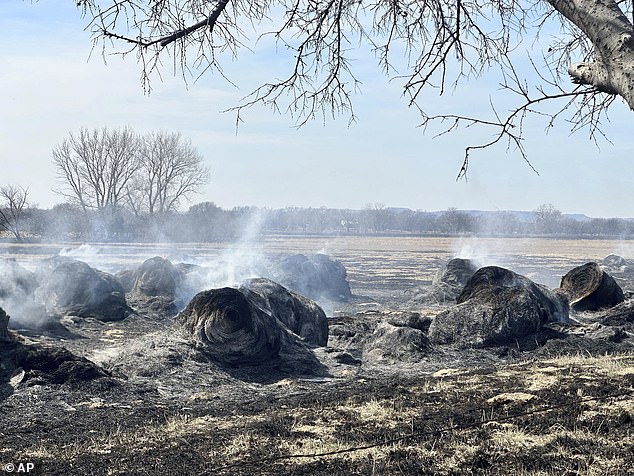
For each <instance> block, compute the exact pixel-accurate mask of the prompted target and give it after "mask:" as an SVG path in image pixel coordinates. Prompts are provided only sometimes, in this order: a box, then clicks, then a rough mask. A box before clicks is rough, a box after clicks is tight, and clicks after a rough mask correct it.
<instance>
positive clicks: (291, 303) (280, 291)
mask: <svg viewBox="0 0 634 476" xmlns="http://www.w3.org/2000/svg"><path fill="white" fill-rule="evenodd" d="M240 290H241V291H243V292H245V291H247V292H248V291H250V292H252V293H255V294H256V295H257V296H258V297H259V298H260V299H261V303H262V307H263V308H264V310H265V311H267V312H270V313H271V314H272V315H273V316H275V317H276V318H277V319H279V320H280V321H281V322H282V323H283V324H284V325H285V326H286V327H288V329H289V330H290V331H291V332H294V333H295V334H297V335H298V336H300V337H301V338H302V339H304V341H306V342H308V343H309V344H313V345H317V346H325V345H326V344H327V343H328V318H327V317H326V313H325V312H324V311H323V310H322V308H321V307H319V306H318V305H317V303H316V302H315V301H313V300H311V299H308V298H306V297H304V296H301V295H299V294H296V293H294V292H292V291H289V290H288V289H286V288H285V287H284V286H282V285H281V284H278V283H276V282H274V281H271V280H270V279H266V278H254V279H249V280H247V281H245V282H244V283H243V284H242V285H241V286H240Z"/></svg>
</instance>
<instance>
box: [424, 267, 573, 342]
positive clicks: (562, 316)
mask: <svg viewBox="0 0 634 476" xmlns="http://www.w3.org/2000/svg"><path fill="white" fill-rule="evenodd" d="M456 302H457V304H456V305H455V306H452V307H451V308H449V309H447V310H446V311H443V312H441V313H440V314H438V315H437V316H436V317H435V318H434V320H433V321H432V323H431V325H430V328H429V334H428V336H429V339H430V341H431V342H432V343H435V344H450V343H456V344H459V345H461V346H475V347H482V346H488V345H505V344H512V343H513V342H515V341H516V340H517V339H521V338H523V337H526V336H528V335H531V334H534V333H536V332H538V331H539V330H540V329H541V328H542V326H543V325H544V324H546V323H548V322H568V320H569V319H568V303H567V301H566V299H565V297H563V296H561V295H559V294H557V293H555V292H553V291H551V290H550V289H548V288H546V287H545V286H542V285H539V284H536V283H534V282H533V281H531V280H530V279H528V278H527V277H525V276H522V275H519V274H517V273H514V272H513V271H510V270H508V269H504V268H500V267H497V266H487V267H484V268H481V269H479V270H478V271H477V272H476V273H475V274H474V275H473V276H472V277H471V279H470V280H469V281H468V283H467V285H466V286H465V288H464V290H463V291H462V293H461V294H460V295H459V296H458V298H457V300H456Z"/></svg>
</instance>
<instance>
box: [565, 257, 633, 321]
mask: <svg viewBox="0 0 634 476" xmlns="http://www.w3.org/2000/svg"><path fill="white" fill-rule="evenodd" d="M560 289H561V291H562V292H563V293H565V294H566V296H568V299H569V301H570V304H571V307H572V309H574V310H575V311H579V312H581V311H597V310H599V309H605V308H608V307H612V306H615V305H616V304H619V303H621V302H623V301H624V300H625V297H624V295H623V290H622V289H621V287H620V286H619V285H618V284H617V282H616V281H615V280H614V278H613V277H612V276H610V275H609V274H608V273H606V272H605V271H604V270H603V269H602V268H601V266H599V265H598V264H597V263H594V262H590V263H586V264H584V265H582V266H577V267H576V268H574V269H572V270H570V271H569V272H568V273H567V274H566V275H565V276H564V277H563V278H562V279H561V285H560Z"/></svg>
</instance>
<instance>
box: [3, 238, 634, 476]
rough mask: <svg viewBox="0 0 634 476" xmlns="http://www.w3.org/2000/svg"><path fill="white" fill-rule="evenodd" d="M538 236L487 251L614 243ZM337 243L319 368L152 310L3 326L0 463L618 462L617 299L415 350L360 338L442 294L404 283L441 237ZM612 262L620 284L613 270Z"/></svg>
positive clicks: (73, 467) (418, 467)
mask: <svg viewBox="0 0 634 476" xmlns="http://www.w3.org/2000/svg"><path fill="white" fill-rule="evenodd" d="M537 244H538V245H539V246H542V249H541V250H539V249H536V246H533V248H532V250H533V251H532V254H528V253H525V252H524V251H523V248H522V249H519V250H518V251H516V252H511V253H508V254H506V255H504V256H503V258H504V260H505V262H504V263H501V264H504V265H506V266H508V267H509V268H511V269H514V270H515V271H517V272H519V273H522V274H524V275H527V276H531V277H536V276H537V277H539V276H544V277H547V276H554V277H556V276H559V277H561V276H563V275H564V274H565V273H566V272H567V271H569V270H570V269H571V268H572V267H574V266H578V265H580V264H582V263H584V262H586V261H589V260H600V258H602V257H605V256H606V255H607V254H609V253H610V252H612V251H613V248H611V246H613V244H610V243H603V244H602V246H600V245H599V244H598V243H589V244H587V246H586V247H583V246H581V244H580V243H578V242H574V249H573V247H572V246H571V244H570V243H552V242H551V243H537ZM353 245H354V246H349V247H348V248H347V251H345V250H343V249H339V248H337V246H333V248H332V250H330V252H331V254H332V255H334V256H336V257H337V258H339V259H340V260H341V261H342V262H343V263H345V265H346V268H347V270H348V277H349V280H350V284H351V288H352V292H353V297H352V298H351V299H349V300H348V302H346V303H341V302H335V301H327V302H325V308H326V309H327V311H328V312H327V313H328V316H329V324H330V340H329V344H328V346H327V347H319V348H315V349H313V351H314V354H315V356H316V357H317V359H318V360H319V362H320V363H321V364H322V365H323V367H324V372H321V373H318V372H312V373H309V374H302V373H301V372H299V373H298V372H292V371H289V369H288V368H283V367H280V366H279V365H276V364H274V363H273V364H270V365H258V366H234V367H231V366H226V365H220V364H218V363H217V362H214V361H213V360H212V359H209V358H208V357H206V356H205V355H204V354H202V353H200V352H199V351H198V350H197V349H196V347H195V346H194V345H192V342H191V341H190V340H189V339H188V338H187V335H186V334H185V333H183V332H181V330H175V329H174V327H173V324H172V320H171V319H169V318H166V319H157V318H156V315H154V314H152V315H147V316H145V315H142V314H134V315H130V316H128V317H127V318H126V319H124V320H121V321H116V322H102V321H100V320H97V319H92V318H82V319H79V318H70V317H67V318H64V319H62V320H61V321H60V323H59V325H58V326H54V327H52V328H51V329H49V330H48V331H46V332H42V333H39V334H37V335H36V334H30V335H21V336H15V335H14V340H13V341H12V344H11V345H16V346H20V347H21V349H22V351H23V352H27V353H28V352H33V356H32V358H31V360H30V361H31V362H32V368H23V369H22V371H23V372H24V373H23V374H16V375H15V376H14V380H13V383H11V382H9V383H6V384H4V385H3V387H2V389H3V391H4V392H3V393H2V392H0V393H2V397H1V398H2V402H1V403H0V462H2V463H5V464H6V463H9V462H12V463H18V462H32V463H34V464H35V470H34V472H35V474H47V475H48V474H60V475H61V474H64V475H66V474H98V475H101V474H103V475H107V474H121V475H123V474H138V475H146V474H147V475H155V474H166V475H167V474H246V473H252V474H329V475H332V474H447V475H449V474H500V475H501V474H557V475H559V474H597V475H599V474H600V475H604V474H614V475H621V474H623V475H625V474H629V472H630V471H631V467H632V465H633V463H634V457H633V456H632V455H633V454H634V435H632V427H633V425H632V417H633V415H634V396H633V392H634V353H632V344H631V341H632V338H631V335H630V333H629V332H630V331H631V326H632V315H633V314H632V312H631V304H630V301H626V302H625V303H624V304H622V305H621V308H622V309H621V312H620V313H619V312H617V313H613V314H611V315H610V316H609V317H610V318H611V319H612V320H613V322H614V323H616V324H615V325H601V324H600V322H604V321H605V319H606V316H605V315H603V314H600V313H584V314H580V315H578V316H577V317H578V318H579V321H581V323H582V325H577V326H562V325H555V324H553V325H548V326H545V328H544V329H543V330H542V332H541V333H540V334H538V335H535V336H532V337H531V339H529V340H527V341H526V342H520V341H518V342H516V343H515V344H514V345H506V346H505V345H498V346H492V347H487V348H468V349H464V348H459V347H456V346H433V348H432V349H431V350H429V349H428V350H425V349H418V350H419V352H418V353H416V349H417V347H416V346H417V345H419V343H417V342H414V343H412V341H410V340H407V341H406V346H405V347H404V348H403V349H400V350H398V349H397V350H398V351H395V353H393V354H390V353H389V352H387V353H386V352H380V353H377V352H375V351H370V352H365V353H364V350H363V349H364V348H365V347H364V346H365V345H366V344H367V342H368V340H369V338H370V336H372V335H373V333H375V331H376V329H377V328H378V327H380V326H384V327H388V326H392V327H393V328H394V329H397V330H398V329H400V328H403V327H407V328H408V329H413V330H418V331H420V332H421V333H423V334H424V333H425V331H426V329H427V328H428V326H429V321H430V320H431V319H432V318H433V317H434V316H435V315H436V314H437V313H439V312H442V310H443V309H444V307H443V306H442V305H433V304H429V303H426V304H424V305H423V304H421V303H420V301H417V299H416V297H417V296H419V295H420V293H421V290H425V289H427V288H429V287H430V286H431V283H432V281H433V276H434V273H435V272H436V270H437V269H438V268H440V267H441V265H442V263H443V262H445V261H446V260H447V258H448V257H451V256H453V255H455V254H456V253H455V251H453V250H451V249H450V246H449V244H448V243H447V242H444V241H442V240H436V241H433V242H427V243H424V244H423V243H419V242H416V243H412V242H409V243H408V242H403V241H401V242H397V241H393V242H391V243H388V242H387V241H383V239H376V241H373V240H370V239H368V240H367V241H366V242H364V243H361V242H355V243H353ZM413 245H415V246H413ZM518 245H519V244H518V243H515V246H518ZM534 245H535V244H534ZM553 245H554V246H553ZM523 246H527V249H530V246H529V245H528V244H527V245H524V244H522V247H523ZM283 247H285V248H284V249H288V250H289V251H291V252H292V251H306V250H307V249H315V243H314V242H313V240H312V239H306V240H303V241H302V240H297V241H295V242H293V241H290V242H286V243H285V244H284V243H283V242H281V241H277V240H275V241H272V242H271V243H269V250H268V251H269V252H270V253H273V254H274V253H277V252H280V251H281V249H282V248H283ZM520 248H521V247H520ZM317 249H319V248H317ZM540 253H541V254H540ZM572 253H578V254H576V255H575V256H571V254H572ZM514 263H515V264H514ZM613 271H614V272H613V275H614V277H615V278H616V279H617V281H618V282H619V284H621V286H622V287H623V289H624V291H625V293H626V295H627V294H628V293H630V292H631V290H632V289H633V288H632V286H631V284H630V283H632V281H631V280H630V278H629V274H628V272H627V270H626V269H624V268H623V269H614V270H613ZM535 280H537V281H538V279H535ZM610 322H612V321H610ZM404 323H406V325H404ZM390 329H391V328H390ZM0 346H3V344H2V343H0ZM43 348H44V349H48V350H44V351H43V350H41V349H43ZM60 348H64V349H68V351H69V353H71V355H73V356H74V357H73V358H70V357H69V356H68V355H66V354H64V355H61V354H62V353H63V352H62V351H60V350H59V349H60ZM2 349H3V351H7V352H8V347H7V346H4V347H2ZM37 352H44V354H45V355H43V354H41V355H39V358H37V357H38V354H37ZM73 359H74V360H73ZM38 362H39V363H38ZM42 362H50V363H51V365H52V366H53V367H52V368H47V367H46V366H45V365H43V364H42ZM64 362H66V363H64ZM68 362H70V363H68ZM73 362H75V363H74V364H73ZM91 363H94V364H95V367H94V368H93V367H91V366H90V364H91ZM62 364H63V365H62ZM38 365H39V366H40V367H41V368H38ZM55 365H56V367H55ZM60 366H61V367H62V370H63V369H66V370H68V372H67V374H66V375H65V374H64V373H63V372H61V371H60ZM74 366H77V368H75V367H74ZM82 368H83V369H84V373H81V372H75V371H74V370H77V369H82ZM55 371H57V372H58V373H57V374H55ZM92 371H96V372H103V373H102V374H99V375H94V374H92V373H91V372H92ZM60 372H61V373H60ZM86 372H87V373H86ZM54 375H58V377H57V380H55V379H54V378H53V377H52V376H54Z"/></svg>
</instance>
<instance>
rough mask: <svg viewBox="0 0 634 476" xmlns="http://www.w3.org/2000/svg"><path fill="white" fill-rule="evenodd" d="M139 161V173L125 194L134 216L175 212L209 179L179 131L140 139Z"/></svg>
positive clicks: (188, 142) (153, 134) (193, 150)
mask: <svg viewBox="0 0 634 476" xmlns="http://www.w3.org/2000/svg"><path fill="white" fill-rule="evenodd" d="M139 160H140V168H139V171H138V173H137V174H136V177H135V179H134V181H132V182H130V186H129V187H128V192H127V193H128V200H129V203H130V206H131V208H132V209H133V210H134V211H135V213H137V214H139V213H141V212H147V213H149V214H150V215H155V214H163V213H167V212H171V211H175V210H176V209H177V208H178V206H179V204H180V203H181V202H182V201H183V200H187V199H188V198H189V197H190V196H191V195H192V194H194V193H196V192H198V191H199V190H200V188H201V187H202V186H203V185H205V184H206V183H207V181H208V178H209V171H208V170H207V169H206V168H205V166H204V165H203V159H202V156H201V155H200V154H199V153H198V151H197V150H196V149H195V148H194V147H193V146H192V144H191V141H190V140H189V139H185V138H183V136H182V135H181V134H180V133H179V132H155V133H151V134H148V135H146V136H144V137H143V139H142V145H141V147H140V151H139Z"/></svg>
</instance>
